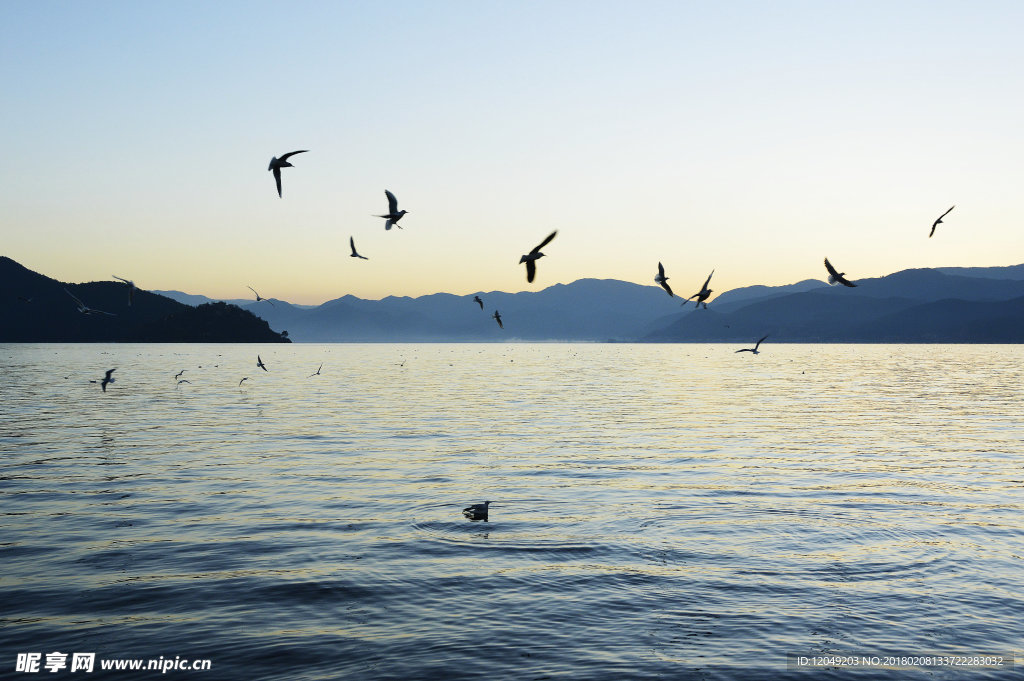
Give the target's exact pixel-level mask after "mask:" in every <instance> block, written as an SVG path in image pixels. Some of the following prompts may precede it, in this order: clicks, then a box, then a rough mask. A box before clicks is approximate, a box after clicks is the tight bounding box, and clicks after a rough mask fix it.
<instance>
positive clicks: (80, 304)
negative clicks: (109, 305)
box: [64, 289, 117, 317]
mask: <svg viewBox="0 0 1024 681" xmlns="http://www.w3.org/2000/svg"><path fill="white" fill-rule="evenodd" d="M64 293H66V294H68V295H69V296H71V297H72V298H73V299H74V301H75V302H76V303H78V311H79V312H81V313H82V314H105V315H107V316H108V317H116V316H117V315H116V314H114V313H113V312H104V311H103V310H94V309H92V308H91V307H89V306H88V305H86V304H85V303H83V302H82V301H81V300H79V299H78V298H75V294H74V293H72V292H71V291H69V290H67V289H64Z"/></svg>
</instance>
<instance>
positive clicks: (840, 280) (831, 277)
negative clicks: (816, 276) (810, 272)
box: [825, 258, 856, 288]
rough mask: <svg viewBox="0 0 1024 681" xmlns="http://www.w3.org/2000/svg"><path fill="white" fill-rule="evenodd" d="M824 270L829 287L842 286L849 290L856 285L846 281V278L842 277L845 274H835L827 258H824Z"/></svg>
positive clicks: (834, 269)
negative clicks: (847, 287)
mask: <svg viewBox="0 0 1024 681" xmlns="http://www.w3.org/2000/svg"><path fill="white" fill-rule="evenodd" d="M825 269H826V270H828V283H829V286H835V285H836V284H842V285H843V286H849V287H850V288H854V287H855V286H856V284H854V283H852V282H850V281H848V280H847V279H846V277H844V276H843V275H845V274H846V272H836V268H835V267H832V263H830V262H829V261H828V258H825Z"/></svg>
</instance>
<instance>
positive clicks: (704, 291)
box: [683, 270, 715, 310]
mask: <svg viewBox="0 0 1024 681" xmlns="http://www.w3.org/2000/svg"><path fill="white" fill-rule="evenodd" d="M714 274H715V271H714V270H711V274H709V275H708V278H707V279H705V280H704V285H703V286H701V287H700V291H697V292H696V293H694V294H693V295H692V296H690V297H689V298H687V299H686V300H684V301H683V305H686V304H687V303H688V302H690V301H691V300H693V299H694V298H696V299H697V305H696V307H700V304H701V303H704V301H705V300H707V299H708V298H709V297H710V296H711V291H712V290H711V289H709V288H708V284H710V283H711V277H712V276H714ZM704 309H705V310H706V309H708V304H707V303H704Z"/></svg>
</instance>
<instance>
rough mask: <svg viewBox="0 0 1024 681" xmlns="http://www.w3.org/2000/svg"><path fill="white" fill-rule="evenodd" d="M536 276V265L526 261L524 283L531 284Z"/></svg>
mask: <svg viewBox="0 0 1024 681" xmlns="http://www.w3.org/2000/svg"><path fill="white" fill-rule="evenodd" d="M535 276H537V263H536V262H535V261H533V260H527V261H526V281H527V282H529V283H531V284H532V283H533V278H534V277H535Z"/></svg>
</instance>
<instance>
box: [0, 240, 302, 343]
mask: <svg viewBox="0 0 1024 681" xmlns="http://www.w3.org/2000/svg"><path fill="white" fill-rule="evenodd" d="M0 291H2V295H0V320H2V322H0V341H2V342H30V343H37V342H70V343H75V342H147V343H160V342H185V343H193V342H195V343H216V342H233V343H245V342H264V343H267V342H285V343H287V342H289V341H288V339H287V338H285V337H283V336H282V335H281V334H278V333H275V332H274V331H272V330H271V329H270V326H269V325H268V324H267V323H266V322H265V321H264V320H262V319H259V318H258V317H256V316H254V315H252V314H250V313H248V312H246V311H244V310H241V309H239V308H238V307H235V306H232V305H227V304H225V303H212V304H205V305H200V306H198V307H190V306H188V305H184V304H182V303H179V302H177V301H174V300H171V299H170V298H165V297H164V296H160V295H157V294H155V293H151V292H149V291H136V292H135V296H134V300H133V302H132V304H131V305H129V304H128V289H127V287H126V286H125V284H123V283H121V282H116V281H97V282H91V283H88V284H64V283H61V282H59V281H56V280H55V279H50V278H49V277H46V276H43V275H41V274H38V273H37V272H33V271H31V270H29V269H27V268H25V267H23V266H22V265H20V264H18V263H17V262H15V261H13V260H11V259H10V258H7V257H2V256H0ZM66 291H70V292H71V293H72V294H73V295H74V296H75V297H77V298H78V299H80V300H81V301H82V302H83V303H84V304H85V305H87V306H89V307H90V308H94V309H97V310H102V311H104V312H109V313H112V316H111V315H105V314H90V315H87V314H82V313H81V312H79V311H78V306H77V304H76V303H75V301H74V300H73V299H72V298H71V296H69V295H68V294H67V292H66Z"/></svg>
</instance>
